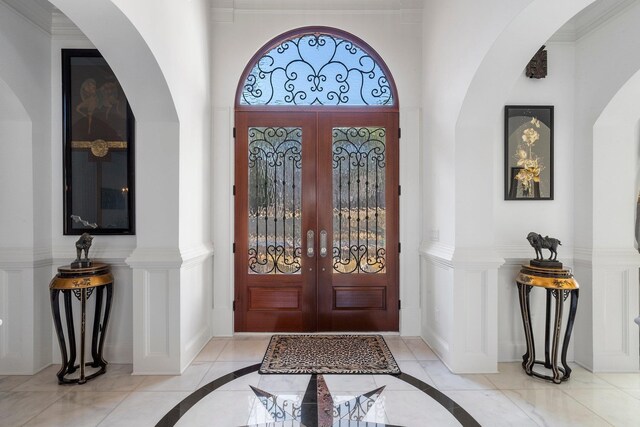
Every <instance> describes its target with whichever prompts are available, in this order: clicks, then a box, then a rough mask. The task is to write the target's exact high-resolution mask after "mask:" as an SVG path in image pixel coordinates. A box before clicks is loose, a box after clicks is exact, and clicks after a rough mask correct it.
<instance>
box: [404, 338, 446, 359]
mask: <svg viewBox="0 0 640 427" xmlns="http://www.w3.org/2000/svg"><path fill="white" fill-rule="evenodd" d="M403 341H404V343H405V344H406V345H407V347H409V350H411V352H412V353H413V355H414V356H415V358H416V359H417V360H438V356H436V354H435V353H434V352H433V350H431V349H430V348H429V346H428V345H427V344H425V342H424V341H423V340H422V338H420V337H415V338H414V337H411V338H403Z"/></svg>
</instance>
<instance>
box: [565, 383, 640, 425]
mask: <svg viewBox="0 0 640 427" xmlns="http://www.w3.org/2000/svg"><path fill="white" fill-rule="evenodd" d="M565 393H567V394H568V395H570V396H571V397H573V398H574V399H575V400H577V401H578V402H580V403H582V404H583V405H584V406H586V407H587V408H589V409H591V410H592V411H593V412H595V413H596V414H598V415H600V416H601V417H602V418H604V419H605V420H607V421H608V422H610V423H611V424H613V425H615V426H632V425H636V426H637V425H640V402H638V399H636V398H634V397H632V396H629V395H628V394H627V393H625V392H623V391H622V390H593V389H590V390H569V391H566V392H565Z"/></svg>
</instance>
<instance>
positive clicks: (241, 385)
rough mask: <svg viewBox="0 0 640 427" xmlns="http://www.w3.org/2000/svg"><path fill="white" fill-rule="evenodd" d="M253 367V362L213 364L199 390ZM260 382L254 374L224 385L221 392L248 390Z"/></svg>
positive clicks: (256, 374)
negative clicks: (221, 378) (212, 382)
mask: <svg viewBox="0 0 640 427" xmlns="http://www.w3.org/2000/svg"><path fill="white" fill-rule="evenodd" d="M251 365H252V363H251V362H213V363H211V367H210V368H209V370H208V371H207V373H206V374H205V376H204V377H203V378H202V381H200V384H198V388H200V387H202V386H204V385H206V384H209V383H210V382H211V381H214V380H217V379H218V378H220V377H222V376H224V375H227V374H229V373H231V372H234V371H237V370H238V369H242V368H246V367H247V366H251ZM259 381H260V379H259V377H258V373H257V372H253V373H251V374H248V375H245V376H243V377H240V378H238V379H236V380H233V381H231V382H229V383H227V384H225V385H223V386H222V387H221V388H220V390H248V389H249V385H253V386H255V385H256V384H258V382H259Z"/></svg>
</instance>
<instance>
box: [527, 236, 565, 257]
mask: <svg viewBox="0 0 640 427" xmlns="http://www.w3.org/2000/svg"><path fill="white" fill-rule="evenodd" d="M527 240H528V241H529V244H530V245H531V246H532V247H533V249H535V251H536V259H537V260H544V257H543V256H542V250H543V249H548V250H549V261H555V260H556V259H557V258H558V245H562V243H561V242H560V240H558V239H556V238H553V237H549V236H545V237H542V235H540V234H538V233H534V232H533V231H532V232H531V233H529V234H528V235H527Z"/></svg>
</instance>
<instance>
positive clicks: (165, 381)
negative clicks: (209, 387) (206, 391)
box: [136, 363, 211, 391]
mask: <svg viewBox="0 0 640 427" xmlns="http://www.w3.org/2000/svg"><path fill="white" fill-rule="evenodd" d="M209 368H211V363H193V364H192V365H190V366H189V367H188V368H187V369H185V370H184V372H183V373H182V375H151V376H147V377H145V378H144V380H143V381H142V383H140V385H139V386H138V388H136V391H195V390H196V389H197V388H198V386H199V384H200V383H201V382H202V379H203V378H204V376H205V374H206V373H207V371H208V370H209Z"/></svg>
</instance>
